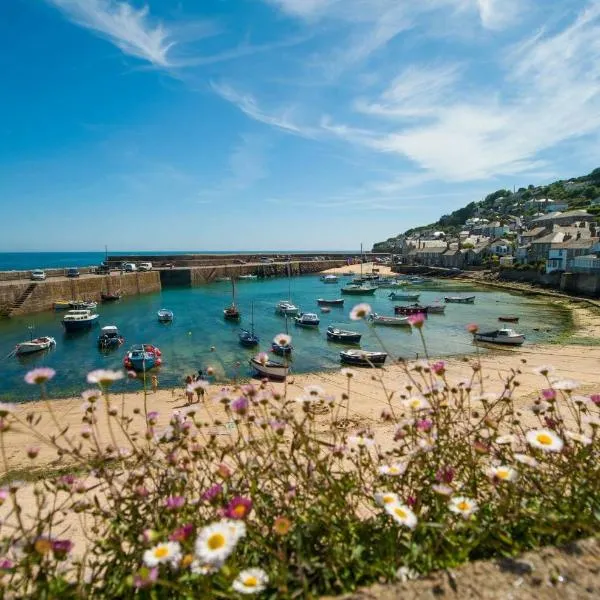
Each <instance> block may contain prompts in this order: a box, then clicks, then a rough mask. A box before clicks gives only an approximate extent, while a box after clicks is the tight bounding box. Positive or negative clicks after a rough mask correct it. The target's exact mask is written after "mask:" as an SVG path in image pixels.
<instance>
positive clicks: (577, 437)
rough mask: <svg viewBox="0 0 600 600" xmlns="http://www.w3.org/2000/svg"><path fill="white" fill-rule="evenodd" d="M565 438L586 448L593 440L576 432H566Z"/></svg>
mask: <svg viewBox="0 0 600 600" xmlns="http://www.w3.org/2000/svg"><path fill="white" fill-rule="evenodd" d="M565 436H566V437H568V438H569V439H570V440H571V441H573V442H578V443H579V444H583V445H584V446H589V445H590V444H591V443H592V438H589V437H588V436H587V435H583V433H577V432H576V431H565Z"/></svg>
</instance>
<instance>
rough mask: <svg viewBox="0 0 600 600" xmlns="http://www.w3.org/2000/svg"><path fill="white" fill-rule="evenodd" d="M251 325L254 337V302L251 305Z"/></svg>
mask: <svg viewBox="0 0 600 600" xmlns="http://www.w3.org/2000/svg"><path fill="white" fill-rule="evenodd" d="M250 310H251V317H250V318H251V324H252V335H254V300H252V304H251V309H250Z"/></svg>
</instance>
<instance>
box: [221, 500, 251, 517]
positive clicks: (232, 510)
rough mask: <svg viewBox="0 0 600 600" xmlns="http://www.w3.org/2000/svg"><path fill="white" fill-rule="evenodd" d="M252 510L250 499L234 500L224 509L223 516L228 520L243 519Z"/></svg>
mask: <svg viewBox="0 0 600 600" xmlns="http://www.w3.org/2000/svg"><path fill="white" fill-rule="evenodd" d="M251 510H252V500H250V498H240V497H236V498H234V499H233V500H232V501H231V502H230V503H229V504H228V505H227V508H226V509H225V516H226V517H228V518H230V519H245V518H246V517H247V516H248V515H249V514H250V511H251Z"/></svg>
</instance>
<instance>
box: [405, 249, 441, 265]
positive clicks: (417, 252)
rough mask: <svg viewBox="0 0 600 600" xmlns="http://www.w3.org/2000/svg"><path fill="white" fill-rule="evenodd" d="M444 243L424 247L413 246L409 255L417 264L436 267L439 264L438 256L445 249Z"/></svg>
mask: <svg viewBox="0 0 600 600" xmlns="http://www.w3.org/2000/svg"><path fill="white" fill-rule="evenodd" d="M447 249H448V248H447V246H446V244H444V245H443V246H428V247H425V248H415V249H414V250H411V252H410V253H409V256H410V257H411V258H413V260H414V262H415V263H416V264H419V265H425V266H428V267H437V266H440V264H441V259H440V256H441V255H442V254H443V253H444V252H446V250H447Z"/></svg>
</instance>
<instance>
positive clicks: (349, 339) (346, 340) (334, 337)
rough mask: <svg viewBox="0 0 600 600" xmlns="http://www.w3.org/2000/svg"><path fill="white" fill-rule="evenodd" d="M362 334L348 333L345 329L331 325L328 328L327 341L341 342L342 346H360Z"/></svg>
mask: <svg viewBox="0 0 600 600" xmlns="http://www.w3.org/2000/svg"><path fill="white" fill-rule="evenodd" d="M361 337H362V333H358V332H356V331H347V330H345V329H338V328H337V327H333V325H330V326H329V327H328V328H327V339H328V340H329V341H330V342H340V343H342V344H358V343H360V338H361Z"/></svg>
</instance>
